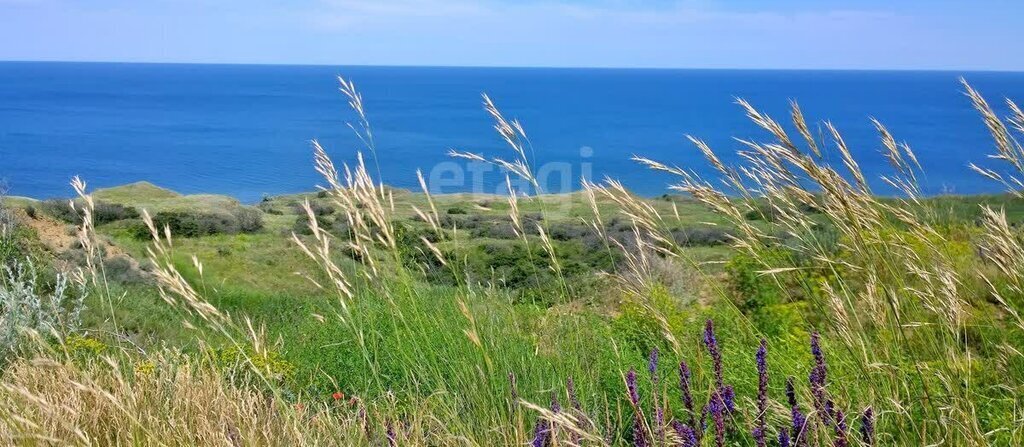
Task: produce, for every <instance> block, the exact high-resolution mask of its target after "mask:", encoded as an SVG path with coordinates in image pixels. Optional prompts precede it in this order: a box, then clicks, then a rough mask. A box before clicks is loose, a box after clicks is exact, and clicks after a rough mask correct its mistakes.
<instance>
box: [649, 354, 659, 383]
mask: <svg viewBox="0 0 1024 447" xmlns="http://www.w3.org/2000/svg"><path fill="white" fill-rule="evenodd" d="M647 371H648V372H649V373H651V380H652V381H654V382H655V383H657V382H658V348H657V347H655V348H654V349H651V355H650V357H648V358H647Z"/></svg>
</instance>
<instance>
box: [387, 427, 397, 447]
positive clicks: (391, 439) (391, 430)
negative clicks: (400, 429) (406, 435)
mask: <svg viewBox="0 0 1024 447" xmlns="http://www.w3.org/2000/svg"><path fill="white" fill-rule="evenodd" d="M386 435H387V438H388V447H396V446H397V445H398V436H397V435H395V424H393V423H391V422H388V428H387V432H386Z"/></svg>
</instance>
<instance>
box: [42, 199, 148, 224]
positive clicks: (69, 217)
mask: <svg viewBox="0 0 1024 447" xmlns="http://www.w3.org/2000/svg"><path fill="white" fill-rule="evenodd" d="M74 203H75V205H74V207H72V205H71V201H69V200H61V199H50V200H45V201H43V202H42V203H40V204H39V209H40V210H41V211H42V212H43V213H45V214H47V215H49V216H50V217H53V218H54V219H57V220H60V221H62V222H67V223H70V224H75V225H79V224H81V223H82V214H81V212H80V211H79V210H81V209H82V206H83V204H82V203H81V201H80V200H76V201H75V202H74ZM94 205H95V209H94V210H93V223H94V224H96V225H103V224H105V223H110V222H117V221H119V220H126V219H135V218H138V217H139V211H138V210H136V209H135V208H133V207H130V206H124V205H121V204H119V203H110V202H103V201H95V202H94ZM32 214H35V208H33V211H32Z"/></svg>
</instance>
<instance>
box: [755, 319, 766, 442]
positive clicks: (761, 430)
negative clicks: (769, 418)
mask: <svg viewBox="0 0 1024 447" xmlns="http://www.w3.org/2000/svg"><path fill="white" fill-rule="evenodd" d="M754 359H755V360H756V361H757V426H756V427H755V428H754V442H755V443H756V444H757V447H765V446H766V445H767V442H766V441H765V430H766V427H765V413H767V412H768V341H766V340H765V339H763V338H762V339H761V346H760V347H759V348H758V349H757V355H755V356H754Z"/></svg>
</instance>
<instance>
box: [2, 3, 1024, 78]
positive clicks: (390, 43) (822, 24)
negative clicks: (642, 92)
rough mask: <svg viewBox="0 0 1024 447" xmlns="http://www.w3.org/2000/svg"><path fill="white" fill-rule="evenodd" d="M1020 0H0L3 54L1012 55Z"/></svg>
mask: <svg viewBox="0 0 1024 447" xmlns="http://www.w3.org/2000/svg"><path fill="white" fill-rule="evenodd" d="M1021 42H1024V1H1020V0H1005V1H997V0H979V1H942V0H932V1H925V0H910V1H880V0H861V1H846V2H841V1H834V0H818V1H794V0H778V1H772V0H761V1H756V0H733V1H725V0H680V1H673V0H655V1H639V0H595V1H584V0H563V1H556V2H542V1H536V0H527V1H508V0H395V1H386V0H291V1H286V0H88V1H86V0H80V1H73V0H0V60H71V61H129V62H140V61H149V62H213V63H285V64H337V65H350V64H360V65H473V66H583V67H694V68H855V69H954V70H970V69H986V70H1024V51H1021V50H1020V43H1021Z"/></svg>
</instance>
